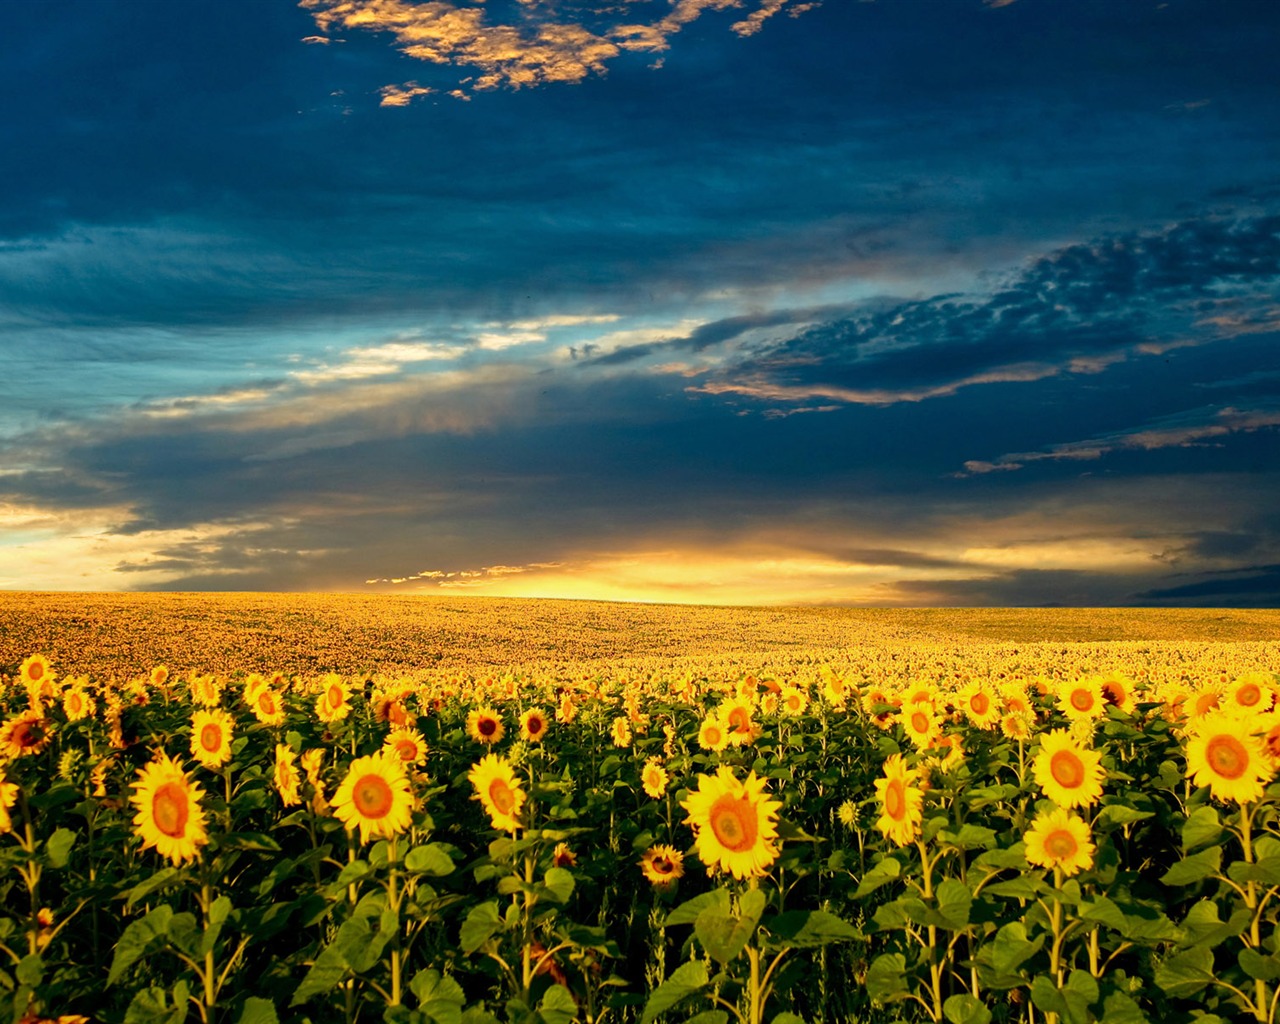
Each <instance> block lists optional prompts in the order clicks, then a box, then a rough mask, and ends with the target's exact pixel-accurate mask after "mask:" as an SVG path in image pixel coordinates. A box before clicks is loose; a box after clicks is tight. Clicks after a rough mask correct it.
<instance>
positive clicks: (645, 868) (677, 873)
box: [640, 843, 684, 889]
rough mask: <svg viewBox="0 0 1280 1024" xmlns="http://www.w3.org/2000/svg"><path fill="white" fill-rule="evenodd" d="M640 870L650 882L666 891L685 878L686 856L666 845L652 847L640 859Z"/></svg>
mask: <svg viewBox="0 0 1280 1024" xmlns="http://www.w3.org/2000/svg"><path fill="white" fill-rule="evenodd" d="M640 870H641V871H642V872H644V877H645V878H646V879H647V880H648V881H649V882H651V883H652V884H653V885H656V886H657V887H658V888H660V889H665V888H666V887H667V886H669V885H674V884H675V882H676V880H677V879H680V878H683V877H684V854H683V853H681V852H680V851H679V850H677V849H676V848H675V847H674V846H668V845H666V844H665V843H660V844H659V845H657V846H651V847H649V849H647V850H645V851H644V855H643V856H642V857H641V858H640Z"/></svg>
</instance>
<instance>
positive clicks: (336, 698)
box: [329, 686, 345, 708]
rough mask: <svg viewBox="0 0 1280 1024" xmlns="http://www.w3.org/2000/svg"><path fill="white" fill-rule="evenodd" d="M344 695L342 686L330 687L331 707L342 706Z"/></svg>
mask: <svg viewBox="0 0 1280 1024" xmlns="http://www.w3.org/2000/svg"><path fill="white" fill-rule="evenodd" d="M344 696H345V694H344V693H343V692H342V687H341V686H331V687H329V707H331V708H340V707H342V700H343V697H344Z"/></svg>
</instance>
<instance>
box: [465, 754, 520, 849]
mask: <svg viewBox="0 0 1280 1024" xmlns="http://www.w3.org/2000/svg"><path fill="white" fill-rule="evenodd" d="M467 778H468V780H470V782H471V785H473V786H474V787H475V789H476V796H477V797H478V798H479V800H480V803H481V804H482V805H483V806H484V809H485V810H486V811H487V812H488V814H489V820H490V821H491V822H492V823H493V827H494V828H496V829H502V830H503V831H506V832H514V831H515V830H516V829H518V828H523V827H524V824H523V822H521V820H520V812H521V810H523V809H524V802H525V792H524V789H523V788H522V787H521V785H520V780H519V779H517V778H516V773H515V770H514V769H513V768H512V767H511V762H510V761H508V760H507V759H506V758H503V757H499V756H498V755H497V754H486V755H485V756H484V757H482V758H480V761H479V763H478V764H476V765H473V766H472V768H471V771H470V772H469V773H468V774H467Z"/></svg>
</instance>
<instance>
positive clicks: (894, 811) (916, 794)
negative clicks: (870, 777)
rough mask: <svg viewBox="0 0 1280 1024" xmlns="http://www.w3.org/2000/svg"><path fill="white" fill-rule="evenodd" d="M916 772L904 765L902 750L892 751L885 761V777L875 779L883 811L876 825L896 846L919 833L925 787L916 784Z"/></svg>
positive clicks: (903, 843) (912, 838)
mask: <svg viewBox="0 0 1280 1024" xmlns="http://www.w3.org/2000/svg"><path fill="white" fill-rule="evenodd" d="M918 774H919V773H918V772H917V771H916V770H915V769H914V768H908V767H907V765H906V762H905V761H903V759H902V755H901V754H894V755H893V756H892V757H890V758H888V759H887V760H886V761H885V763H884V777H883V778H880V779H876V796H877V797H879V798H880V807H881V811H882V813H881V815H880V818H879V820H877V821H876V828H878V829H879V830H880V831H881V832H883V833H884V834H885V836H886V837H887V838H888V839H890V840H891V841H892V842H894V843H896V844H897V845H898V846H906V845H907V844H908V843H910V842H912V841H913V840H914V839H915V838H916V836H918V835H919V834H920V821H921V819H922V818H923V817H924V791H923V790H922V789H920V787H919V786H916V785H915V782H916V780H917V778H918Z"/></svg>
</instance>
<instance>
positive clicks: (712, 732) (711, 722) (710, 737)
mask: <svg viewBox="0 0 1280 1024" xmlns="http://www.w3.org/2000/svg"><path fill="white" fill-rule="evenodd" d="M698 745H699V746H700V747H702V749H703V750H714V751H721V750H724V748H725V747H727V746H728V745H729V730H728V729H726V728H725V724H724V723H723V722H722V721H720V718H719V717H718V716H717V715H715V714H714V713H713V714H709V715H707V717H706V718H704V719H703V720H702V725H701V726H700V727H699V728H698Z"/></svg>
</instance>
